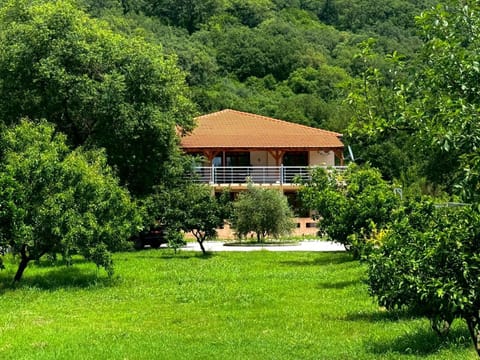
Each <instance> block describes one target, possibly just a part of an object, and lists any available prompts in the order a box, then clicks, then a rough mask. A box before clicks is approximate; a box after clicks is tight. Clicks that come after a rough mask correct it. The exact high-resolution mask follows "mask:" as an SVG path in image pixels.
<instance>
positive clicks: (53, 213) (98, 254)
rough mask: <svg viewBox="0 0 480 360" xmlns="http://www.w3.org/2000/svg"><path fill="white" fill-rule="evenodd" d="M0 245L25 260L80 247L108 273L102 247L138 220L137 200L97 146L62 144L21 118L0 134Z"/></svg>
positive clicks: (115, 246)
mask: <svg viewBox="0 0 480 360" xmlns="http://www.w3.org/2000/svg"><path fill="white" fill-rule="evenodd" d="M0 149H1V163H0V209H1V210H0V247H2V248H7V247H8V248H9V249H10V250H11V251H12V252H13V253H14V254H19V255H20V265H19V268H18V271H17V274H16V275H15V280H16V281H18V280H20V278H21V277H22V274H23V271H24V270H25V268H26V266H27V265H28V262H29V261H31V260H39V259H40V258H41V257H42V256H44V255H51V256H56V254H57V253H59V254H61V255H62V256H63V257H64V258H65V259H66V260H67V261H69V260H70V258H71V256H72V255H74V254H77V253H78V254H81V255H83V256H84V257H85V258H86V259H89V260H91V261H93V262H94V263H95V264H97V265H98V266H102V267H104V268H105V269H106V270H107V271H108V273H109V274H112V273H113V264H112V262H111V259H110V256H109V251H112V250H119V249H122V248H125V244H126V241H127V239H128V238H129V237H130V235H132V234H133V233H134V232H135V231H138V229H139V228H140V226H141V216H140V212H139V209H138V208H137V205H136V204H135V203H134V202H133V201H132V200H131V198H130V195H129V193H128V192H127V191H126V190H125V189H124V188H122V187H121V186H120V185H119V183H118V179H117V178H116V177H115V176H114V175H113V174H112V170H111V169H110V167H109V166H108V165H107V163H106V158H105V154H104V153H103V152H101V151H93V150H92V151H86V150H83V149H81V148H78V149H76V150H73V151H72V150H70V149H69V147H68V145H67V143H66V137H65V136H64V135H63V134H61V133H57V132H56V131H55V129H54V127H53V126H52V125H50V124H48V123H46V122H41V123H39V124H34V123H32V122H29V121H22V122H20V123H19V124H18V125H16V126H14V127H12V128H9V129H4V130H3V131H2V133H1V135H0Z"/></svg>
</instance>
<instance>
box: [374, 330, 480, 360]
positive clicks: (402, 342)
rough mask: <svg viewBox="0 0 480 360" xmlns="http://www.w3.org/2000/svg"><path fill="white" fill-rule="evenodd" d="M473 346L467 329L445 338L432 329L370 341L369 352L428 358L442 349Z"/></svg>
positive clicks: (453, 332) (452, 331) (454, 331)
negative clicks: (385, 339) (390, 338)
mask: <svg viewBox="0 0 480 360" xmlns="http://www.w3.org/2000/svg"><path fill="white" fill-rule="evenodd" d="M470 346H472V345H471V340H470V335H469V333H468V330H467V328H466V327H461V328H455V329H452V330H450V332H449V333H448V335H447V336H446V337H445V338H440V337H439V336H437V335H436V334H435V333H434V332H433V330H431V329H430V328H419V329H418V330H417V331H415V332H412V333H408V334H405V335H402V336H399V337H396V338H395V339H393V340H388V341H373V342H371V341H369V342H368V343H367V344H366V347H367V351H368V352H370V353H373V354H375V355H377V356H378V355H386V354H392V353H396V354H401V355H417V356H426V355H430V354H434V353H436V352H438V351H439V350H441V349H448V348H453V347H456V348H458V347H461V348H468V347H470Z"/></svg>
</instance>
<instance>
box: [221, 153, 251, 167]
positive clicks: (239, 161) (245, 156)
mask: <svg viewBox="0 0 480 360" xmlns="http://www.w3.org/2000/svg"><path fill="white" fill-rule="evenodd" d="M225 162H226V165H225V166H250V153H249V152H235V153H233V152H227V153H225Z"/></svg>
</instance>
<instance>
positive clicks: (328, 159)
mask: <svg viewBox="0 0 480 360" xmlns="http://www.w3.org/2000/svg"><path fill="white" fill-rule="evenodd" d="M309 159H310V164H309V165H310V166H313V165H326V166H334V165H335V154H334V153H333V151H329V152H328V153H325V152H323V151H310V153H309Z"/></svg>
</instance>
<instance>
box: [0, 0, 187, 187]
mask: <svg viewBox="0 0 480 360" xmlns="http://www.w3.org/2000/svg"><path fill="white" fill-rule="evenodd" d="M192 111H193V107H192V104H191V103H190V101H188V100H187V98H186V89H185V85H184V74H183V73H182V72H181V71H180V70H179V69H178V68H177V66H176V62H175V58H173V57H167V56H165V55H164V53H163V51H162V49H161V48H160V47H159V46H155V45H152V44H149V43H147V42H146V41H145V40H143V39H142V38H138V37H125V36H122V35H119V34H116V33H114V32H112V31H111V30H110V29H109V27H108V26H107V25H106V23H104V22H101V21H98V20H94V19H91V18H90V17H89V16H87V15H86V14H85V13H84V12H82V11H80V10H78V9H77V8H75V6H74V5H73V4H72V3H70V2H68V1H63V0H62V1H55V2H42V1H39V2H31V1H26V0H20V1H7V2H6V3H5V4H4V5H3V6H2V8H1V10H0V118H1V119H2V121H4V122H5V123H7V124H12V123H16V122H18V121H19V119H20V118H22V117H24V116H26V117H29V118H31V119H39V118H46V119H48V120H49V121H51V122H53V123H55V124H56V125H57V129H58V130H60V131H62V132H64V133H65V134H66V135H67V136H68V140H69V142H70V143H71V144H73V145H74V146H78V145H84V146H87V147H103V148H105V149H106V152H107V155H108V161H109V164H110V165H112V166H113V167H115V168H116V169H117V170H118V173H119V175H120V179H121V181H122V183H124V184H126V185H127V186H128V188H129V189H130V190H131V191H132V193H133V194H135V195H144V194H148V193H149V192H150V191H151V189H152V187H153V186H154V185H155V184H158V183H159V182H161V181H162V180H164V179H166V178H168V175H169V173H168V171H167V169H168V168H169V164H171V163H172V162H171V161H170V160H171V159H172V157H173V156H175V151H176V150H175V149H176V148H177V140H176V133H175V131H176V125H179V126H181V127H182V128H183V129H185V130H188V129H190V128H191V126H192Z"/></svg>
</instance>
